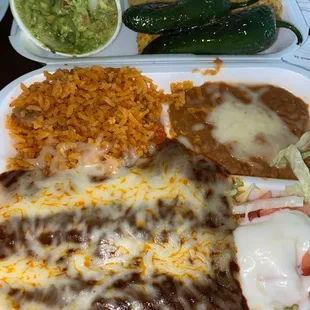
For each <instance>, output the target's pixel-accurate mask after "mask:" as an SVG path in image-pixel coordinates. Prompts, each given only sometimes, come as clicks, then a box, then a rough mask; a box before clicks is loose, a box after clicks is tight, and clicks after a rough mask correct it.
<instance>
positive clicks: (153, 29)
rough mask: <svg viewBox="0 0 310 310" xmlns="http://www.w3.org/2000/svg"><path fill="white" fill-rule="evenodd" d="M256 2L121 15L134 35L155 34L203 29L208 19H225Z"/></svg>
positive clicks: (157, 6) (183, 2) (191, 3)
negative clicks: (231, 11) (199, 27)
mask: <svg viewBox="0 0 310 310" xmlns="http://www.w3.org/2000/svg"><path fill="white" fill-rule="evenodd" d="M257 1H258V0H247V1H245V2H241V3H230V2H229V1H228V0H179V1H177V2H175V3H171V2H170V3H151V4H140V5H135V6H132V7H130V8H128V9H127V10H126V11H125V12H124V14H123V23H124V24H125V25H126V26H127V27H128V28H130V29H131V30H133V31H136V32H142V33H149V34H157V33H162V32H164V31H168V30H174V29H178V28H185V27H191V26H197V25H202V24H205V23H207V22H209V21H210V20H211V19H214V18H218V17H221V16H225V15H228V14H229V13H230V10H233V9H236V8H242V7H245V6H247V5H251V4H253V3H256V2H257Z"/></svg>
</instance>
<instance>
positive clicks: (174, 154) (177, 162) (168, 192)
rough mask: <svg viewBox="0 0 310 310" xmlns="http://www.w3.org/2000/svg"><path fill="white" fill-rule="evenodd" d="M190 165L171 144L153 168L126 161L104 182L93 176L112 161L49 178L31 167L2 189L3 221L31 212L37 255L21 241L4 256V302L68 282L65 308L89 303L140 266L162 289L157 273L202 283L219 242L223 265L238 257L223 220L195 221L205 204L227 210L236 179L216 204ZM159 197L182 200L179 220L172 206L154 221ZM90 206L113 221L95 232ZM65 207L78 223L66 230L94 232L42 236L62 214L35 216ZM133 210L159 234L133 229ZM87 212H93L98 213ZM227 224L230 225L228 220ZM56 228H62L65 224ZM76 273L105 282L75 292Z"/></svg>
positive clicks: (0, 268) (150, 290)
mask: <svg viewBox="0 0 310 310" xmlns="http://www.w3.org/2000/svg"><path fill="white" fill-rule="evenodd" d="M191 165H192V163H191V162H190V161H189V157H188V156H187V154H186V153H182V152H180V150H179V149H178V148H176V147H170V148H167V149H166V150H165V151H164V152H163V153H162V154H159V155H157V156H156V157H155V159H154V160H153V161H151V162H149V163H148V166H147V167H146V168H139V167H132V168H121V169H119V170H118V171H117V172H116V173H114V174H112V175H109V176H108V177H107V179H106V180H103V181H101V182H99V183H93V182H90V176H94V175H97V176H98V177H100V176H101V177H102V176H104V173H103V172H102V171H105V169H106V167H103V169H101V170H98V168H99V167H98V166H95V167H88V168H84V169H74V170H70V171H63V172H60V173H58V174H56V175H54V176H51V177H49V178H40V177H37V178H34V177H33V175H32V174H31V172H30V173H28V174H26V175H24V176H23V177H22V181H21V182H19V183H18V187H17V189H16V190H14V191H12V190H11V191H5V190H4V189H3V190H2V195H1V197H0V225H5V223H6V222H7V221H11V224H10V225H11V229H12V231H19V229H20V228H19V226H18V225H20V219H26V218H28V220H29V224H27V225H29V228H28V230H27V234H26V240H27V247H28V249H29V248H30V249H31V251H32V252H33V253H35V256H34V257H32V256H30V255H29V252H28V250H26V249H25V246H24V245H23V244H22V245H21V247H20V249H19V250H18V251H17V252H15V253H13V254H8V257H7V258H5V259H2V260H0V300H1V301H0V309H1V310H2V309H13V305H14V298H12V297H10V296H9V295H8V292H9V290H10V288H14V289H22V290H26V291H29V290H32V289H34V288H42V289H44V288H45V289H46V288H47V287H51V286H52V285H55V286H58V287H59V286H60V285H64V287H65V289H64V290H63V296H62V299H63V300H65V301H66V302H68V303H69V306H68V307H64V309H81V310H85V309H89V307H90V306H91V302H92V300H93V298H94V297H95V296H98V295H100V293H102V292H103V291H104V290H105V289H106V288H107V287H109V285H112V284H113V283H114V282H115V281H116V280H118V279H124V277H126V275H127V274H128V275H130V273H132V272H134V271H138V272H139V273H140V274H141V276H142V278H143V280H145V282H146V285H145V286H143V287H141V290H143V291H144V292H147V295H148V296H150V297H152V296H154V297H155V296H156V289H155V288H154V286H153V285H152V282H150V281H151V279H152V274H154V273H159V274H162V275H169V276H171V277H173V278H174V279H177V280H182V281H189V282H190V281H192V280H195V281H200V282H201V283H203V282H204V281H209V278H207V277H208V276H216V275H214V273H213V269H212V268H213V267H212V266H211V255H212V252H213V249H215V250H214V251H215V252H217V253H224V254H223V256H222V257H221V259H219V260H218V262H217V264H219V265H220V266H221V267H220V270H226V268H228V265H229V261H230V260H231V259H232V257H231V256H230V255H229V251H228V253H226V251H227V249H229V247H228V246H227V245H228V244H230V245H231V242H232V236H231V235H230V233H229V232H227V231H225V229H224V228H223V229H222V228H221V229H219V231H216V232H215V231H214V230H211V229H209V228H208V227H207V226H206V227H204V226H200V227H196V226H195V223H196V221H197V219H201V218H203V217H204V216H205V213H206V210H210V211H212V212H214V213H216V212H217V213H219V212H220V211H219V210H220V206H222V205H223V202H222V200H221V195H222V194H223V192H224V191H225V190H227V186H228V187H229V182H226V181H225V182H223V184H219V185H220V187H219V189H220V190H219V194H218V195H213V197H212V199H210V200H209V202H210V205H209V204H208V203H207V200H206V198H205V197H206V190H207V186H205V185H204V186H201V183H200V182H197V181H195V179H194V178H192V177H193V176H192V175H191V173H192V172H191V171H192V170H191V169H192V166H191ZM108 170H109V167H108ZM33 181H34V182H33ZM32 183H34V184H32ZM215 190H216V189H215ZM159 199H161V200H162V201H164V202H165V203H166V204H167V203H168V204H170V205H171V208H173V207H174V208H176V207H177V208H178V211H177V212H176V213H175V215H173V218H172V221H171V220H169V213H168V214H167V218H165V216H164V217H163V218H162V219H161V220H160V221H158V222H155V223H157V224H156V225H155V224H154V221H153V220H152V216H155V217H156V216H158V214H159V213H160V208H161V207H160V206H159V204H158V200H159ZM176 199H177V202H176ZM176 204H177V205H176ZM83 208H86V209H89V210H90V211H89V212H99V213H98V214H99V215H100V216H103V214H104V217H106V218H107V221H106V222H104V223H105V224H104V225H102V226H100V227H97V228H96V229H95V230H94V231H93V232H92V233H91V234H89V232H87V229H88V227H87V226H86V221H85V218H84V216H85V213H83V210H82V209H83ZM92 208H93V211H92ZM184 210H185V211H186V212H187V210H189V211H190V212H192V214H193V216H192V217H190V216H188V217H186V216H184V214H182V212H184ZM62 212H65V213H67V212H75V213H77V214H78V216H77V219H76V220H75V221H74V223H72V224H71V222H69V224H66V223H64V227H63V231H62V232H63V233H64V232H65V231H68V230H70V229H76V230H78V231H80V232H81V238H82V239H83V238H86V236H90V240H88V241H87V242H86V241H85V242H82V243H80V244H72V243H70V242H65V241H64V242H62V243H61V244H60V245H58V244H56V243H57V241H53V242H52V244H50V245H43V244H42V243H40V242H39V238H40V236H41V234H42V233H43V232H46V231H48V232H50V231H53V230H54V229H55V220H50V221H49V222H47V223H45V224H42V223H40V224H38V223H36V221H35V218H38V217H40V218H43V217H47V216H55V215H57V214H61V213H62ZM167 212H169V210H168V211H167ZM130 214H134V215H135V217H133V219H134V220H135V221H136V225H137V226H138V227H141V228H143V229H145V230H146V231H151V233H152V235H153V236H154V239H152V238H151V239H150V238H146V237H145V235H144V234H143V231H142V232H141V233H137V230H135V231H133V227H135V225H134V224H133V225H129V222H128V221H126V220H121V219H122V218H125V219H126V217H130ZM88 216H90V218H91V215H88ZM79 218H80V219H81V220H79ZM119 219H120V220H119ZM119 221H120V222H119ZM24 225H26V224H24ZM225 225H226V222H225ZM227 225H230V224H229V221H227ZM56 226H57V225H56ZM56 229H58V230H59V227H58V228H56ZM117 229H118V230H117ZM164 230H167V231H168V232H169V235H168V236H167V242H165V243H163V242H159V241H158V240H159V239H158V238H160V236H161V233H162V232H163V231H164ZM103 236H106V237H105V238H104V240H105V241H104V244H102V246H100V244H101V243H100V242H103V241H102V240H103ZM98 244H99V252H100V255H99V256H95V255H93V254H94V253H95V251H96V250H98ZM72 248H74V249H76V251H75V252H74V255H68V254H67V253H68V251H69V250H72ZM111 253H112V254H111ZM136 256H139V257H141V264H140V265H139V267H135V266H131V265H130V264H131V263H132V261H133V260H134V259H135V257H136ZM62 257H66V261H65V262H64V263H59V262H58V261H59V259H60V258H62ZM64 267H65V268H64ZM77 278H82V279H84V280H86V281H88V280H92V281H94V280H95V281H97V282H98V283H100V285H98V286H94V288H93V289H92V290H91V291H87V292H85V291H82V292H80V293H73V292H72V290H70V289H68V285H69V284H70V283H71V282H70V281H72V279H77ZM206 278H207V280H206ZM197 294H198V293H197ZM104 296H105V297H106V298H107V297H109V296H111V297H113V298H117V297H119V298H124V299H126V298H129V297H128V296H126V292H125V291H124V292H123V291H121V290H118V291H117V292H114V291H113V290H107V291H105V292H104ZM180 298H181V297H180ZM183 303H184V309H188V310H190V309H191V306H190V305H189V304H188V303H187V302H186V301H183ZM32 306H33V307H32ZM39 308H40V307H37V308H36V306H35V303H24V305H23V307H22V309H39ZM140 308H141V305H139V304H137V306H136V308H135V309H140ZM201 309H204V306H202V308H201Z"/></svg>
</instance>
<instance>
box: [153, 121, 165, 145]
mask: <svg viewBox="0 0 310 310" xmlns="http://www.w3.org/2000/svg"><path fill="white" fill-rule="evenodd" d="M153 131H154V138H153V141H154V142H155V143H156V144H157V145H159V144H162V143H163V142H164V141H165V140H166V138H167V135H166V133H165V129H164V127H163V126H162V125H161V124H160V123H156V124H155V125H154V127H153Z"/></svg>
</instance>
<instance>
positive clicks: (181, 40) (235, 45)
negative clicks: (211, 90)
mask: <svg viewBox="0 0 310 310" xmlns="http://www.w3.org/2000/svg"><path fill="white" fill-rule="evenodd" d="M257 1H258V0H248V1H246V2H241V3H230V2H229V1H228V0H179V1H178V2H175V3H153V4H142V5H137V6H133V7H131V8H129V9H127V10H126V11H125V12H124V14H123V22H124V24H125V25H126V26H127V27H128V28H130V29H132V30H134V31H136V32H142V33H148V34H161V36H159V37H158V38H156V39H155V40H154V41H152V42H151V43H150V44H149V45H148V46H146V48H145V49H144V50H143V52H142V53H143V54H167V53H183V54H186V53H191V54H204V55H225V54H226V55H227V54H230V55H249V54H256V53H259V52H261V51H264V50H266V49H268V48H269V47H270V46H271V45H272V44H273V43H274V41H275V40H276V37H277V28H280V27H284V28H288V29H290V30H292V31H293V32H294V33H295V34H296V36H297V39H298V44H301V43H302V35H301V33H300V32H299V30H298V29H297V28H295V27H294V26H293V25H291V24H289V23H287V22H284V21H279V20H276V17H275V14H274V11H273V9H272V8H271V7H268V6H264V5H261V6H256V7H252V8H247V9H245V10H242V11H240V12H237V13H232V12H231V10H233V9H237V8H242V7H246V6H248V5H251V4H253V3H255V2H257Z"/></svg>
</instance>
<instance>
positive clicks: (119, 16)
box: [0, 0, 122, 57]
mask: <svg viewBox="0 0 310 310" xmlns="http://www.w3.org/2000/svg"><path fill="white" fill-rule="evenodd" d="M0 1H1V0H0ZM114 1H115V3H116V8H117V26H116V29H115V31H114V34H113V36H112V37H111V38H110V39H109V41H107V42H106V43H105V44H104V45H102V46H99V47H98V48H97V49H95V50H93V51H91V52H88V53H85V54H78V55H73V54H66V53H61V52H57V51H56V52H55V54H57V55H61V56H66V57H87V56H90V55H93V54H96V53H99V52H101V51H102V50H104V49H105V48H107V47H108V46H109V45H111V43H112V42H113V41H114V40H115V39H116V38H117V36H118V34H119V32H120V29H121V26H122V7H121V5H120V1H119V0H114ZM10 8H11V11H12V14H13V17H14V19H15V21H16V23H17V25H18V26H19V28H20V29H21V30H22V31H23V32H24V33H25V34H26V35H27V37H28V38H29V39H30V40H31V41H32V42H33V43H34V44H35V45H37V46H38V47H40V48H42V49H44V50H46V51H49V52H51V50H50V49H49V48H48V47H46V46H45V45H44V44H43V43H42V42H40V41H39V40H38V39H37V38H36V37H34V36H33V35H32V33H31V32H30V31H29V30H28V29H27V27H26V25H25V24H24V23H23V21H22V20H21V18H20V17H19V14H18V12H17V10H16V8H15V0H10Z"/></svg>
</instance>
